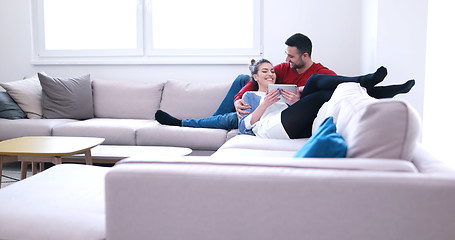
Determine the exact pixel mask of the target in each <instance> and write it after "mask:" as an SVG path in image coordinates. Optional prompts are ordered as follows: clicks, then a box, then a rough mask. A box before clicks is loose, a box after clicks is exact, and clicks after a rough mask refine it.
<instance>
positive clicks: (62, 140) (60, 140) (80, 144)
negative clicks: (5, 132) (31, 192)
mask: <svg viewBox="0 0 455 240" xmlns="http://www.w3.org/2000/svg"><path fill="white" fill-rule="evenodd" d="M103 142H104V138H95V137H63V136H62V137H60V136H45V137H41V136H33V137H19V138H13V139H9V140H5V141H2V142H0V174H1V172H2V165H3V157H5V156H17V158H18V160H19V161H20V162H21V179H24V178H25V177H26V175H27V164H28V163H32V171H33V173H34V174H35V173H36V163H44V162H52V163H54V164H61V163H62V157H63V156H69V155H74V154H79V153H84V154H85V163H86V164H89V165H91V164H92V157H91V152H90V149H92V148H93V147H96V146H98V145H100V144H101V143H103ZM41 170H42V168H41ZM0 184H1V175H0Z"/></svg>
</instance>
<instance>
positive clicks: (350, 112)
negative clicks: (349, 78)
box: [313, 83, 421, 160]
mask: <svg viewBox="0 0 455 240" xmlns="http://www.w3.org/2000/svg"><path fill="white" fill-rule="evenodd" d="M329 116H333V118H334V122H335V123H336V126H337V132H338V133H340V134H341V135H342V136H343V138H344V139H345V141H346V143H347V145H348V150H347V156H346V157H350V158H361V157H364V158H386V159H404V160H411V159H412V157H413V154H414V150H415V147H416V144H417V139H418V137H419V136H420V129H421V122H420V118H419V116H418V114H417V112H416V111H415V110H414V108H412V107H411V106H410V105H409V104H407V103H406V102H404V101H400V100H394V99H379V100H378V99H374V98H372V97H370V96H369V95H368V94H367V93H366V92H365V90H364V89H363V88H362V87H361V86H360V85H359V84H358V83H343V84H340V85H339V86H338V87H337V89H336V90H335V92H334V93H333V95H332V98H331V99H330V100H329V101H328V102H327V103H326V104H324V106H323V108H321V110H320V111H319V113H318V117H317V118H316V119H315V121H314V123H313V131H314V130H315V129H317V126H319V125H320V124H321V123H322V121H323V120H324V119H325V118H327V117H329Z"/></svg>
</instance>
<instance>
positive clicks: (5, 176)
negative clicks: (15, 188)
mask: <svg viewBox="0 0 455 240" xmlns="http://www.w3.org/2000/svg"><path fill="white" fill-rule="evenodd" d="M31 175H32V169H31V167H29V168H28V169H27V177H29V176H31ZM20 179H21V163H20V162H10V163H4V164H3V171H2V188H4V187H6V186H8V185H11V184H13V183H15V182H17V181H19V180H20Z"/></svg>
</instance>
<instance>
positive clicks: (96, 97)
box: [92, 79, 164, 119]
mask: <svg viewBox="0 0 455 240" xmlns="http://www.w3.org/2000/svg"><path fill="white" fill-rule="evenodd" d="M163 85H164V83H142V82H124V81H107V80H99V79H94V80H93V83H92V86H93V103H94V110H95V117H97V118H134V119H155V112H156V111H157V110H158V108H159V106H160V100H161V93H162V91H163Z"/></svg>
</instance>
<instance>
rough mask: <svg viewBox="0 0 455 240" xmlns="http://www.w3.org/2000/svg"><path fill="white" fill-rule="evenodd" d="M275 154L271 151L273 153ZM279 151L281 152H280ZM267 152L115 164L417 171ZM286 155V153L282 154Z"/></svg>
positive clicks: (385, 163)
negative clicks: (280, 155) (276, 154)
mask: <svg viewBox="0 0 455 240" xmlns="http://www.w3.org/2000/svg"><path fill="white" fill-rule="evenodd" d="M273 152H274V151H273ZM278 152H280V151H278ZM281 152H282V151H281ZM269 153H272V151H269V150H248V151H247V150H246V149H234V148H230V149H224V150H221V151H219V152H216V153H215V154H213V155H212V156H210V157H200V156H190V157H168V158H159V157H153V156H150V157H149V158H128V159H125V160H121V161H120V162H117V165H124V164H125V165H128V164H169V165H181V166H185V165H207V166H209V165H217V166H252V167H272V168H274V167H279V168H292V169H318V170H321V169H323V170H345V171H365V173H366V174H368V172H406V173H418V170H417V168H416V167H415V166H414V165H413V164H412V163H411V162H409V161H405V160H399V159H367V158H343V159H340V158H324V159H320V158H305V159H303V158H293V157H286V156H283V157H278V156H275V153H272V155H268V154H269ZM284 154H286V153H284Z"/></svg>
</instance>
